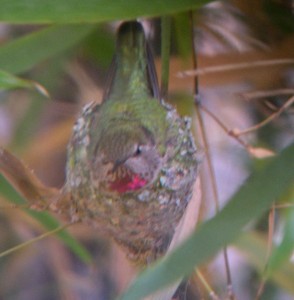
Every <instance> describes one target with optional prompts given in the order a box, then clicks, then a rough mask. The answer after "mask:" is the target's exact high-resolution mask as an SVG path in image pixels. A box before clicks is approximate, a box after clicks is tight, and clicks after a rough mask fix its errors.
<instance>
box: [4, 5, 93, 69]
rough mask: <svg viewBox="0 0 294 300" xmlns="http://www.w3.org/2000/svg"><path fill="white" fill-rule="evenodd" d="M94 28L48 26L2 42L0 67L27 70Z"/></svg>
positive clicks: (62, 49) (83, 36) (73, 42)
mask: <svg viewBox="0 0 294 300" xmlns="http://www.w3.org/2000/svg"><path fill="white" fill-rule="evenodd" d="M0 3H1V0H0ZM0 7H1V4H0ZM0 11H2V9H0ZM94 28H95V27H94V26H93V25H63V26H61V25H59V26H50V27H48V28H45V29H41V30H38V31H36V32H33V33H30V34H27V35H26V36H24V37H21V38H18V39H16V40H14V41H11V42H9V43H7V44H4V45H3V46H2V47H0V66H1V69H3V70H5V71H7V72H10V73H14V74H17V73H22V72H25V71H28V70H29V69H31V68H32V67H33V66H35V65H36V64H38V63H40V62H42V61H44V60H45V59H48V58H50V57H53V56H55V55H57V54H59V53H61V52H63V51H65V50H67V49H69V48H70V47H72V46H74V45H75V44H77V43H78V42H80V41H81V40H82V39H83V38H85V37H86V36H87V35H88V34H90V33H91V31H92V30H93V29H94Z"/></svg>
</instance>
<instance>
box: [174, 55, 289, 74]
mask: <svg viewBox="0 0 294 300" xmlns="http://www.w3.org/2000/svg"><path fill="white" fill-rule="evenodd" d="M283 64H294V59H274V60H263V61H253V62H246V63H239V64H226V65H220V66H213V67H206V68H200V69H197V66H196V67H195V69H194V70H187V71H182V72H179V73H177V77H179V78H185V77H190V76H199V75H206V74H210V73H217V72H227V71H233V70H240V69H249V68H256V67H270V66H273V65H283Z"/></svg>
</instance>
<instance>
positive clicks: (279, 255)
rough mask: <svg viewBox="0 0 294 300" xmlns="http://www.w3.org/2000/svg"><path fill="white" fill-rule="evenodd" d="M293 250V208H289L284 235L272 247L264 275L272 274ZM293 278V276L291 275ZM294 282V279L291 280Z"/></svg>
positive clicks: (289, 256) (285, 261) (284, 262)
mask: <svg viewBox="0 0 294 300" xmlns="http://www.w3.org/2000/svg"><path fill="white" fill-rule="evenodd" d="M293 251H294V210H293V209H289V211H288V212H287V215H286V224H285V228H284V236H283V238H282V241H281V243H280V245H279V246H278V247H277V248H275V249H274V251H273V253H272V255H271V257H270V260H269V263H268V266H267V270H266V273H265V276H266V277H271V276H273V275H274V273H275V272H276V270H278V269H279V268H281V267H282V266H283V265H285V264H287V263H288V262H289V260H290V258H291V255H292V253H293ZM293 280H294V277H293ZM293 282H294V281H293Z"/></svg>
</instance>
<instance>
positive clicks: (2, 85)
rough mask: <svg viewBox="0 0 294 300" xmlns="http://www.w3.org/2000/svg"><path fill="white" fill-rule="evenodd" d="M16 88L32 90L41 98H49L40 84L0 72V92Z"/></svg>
mask: <svg viewBox="0 0 294 300" xmlns="http://www.w3.org/2000/svg"><path fill="white" fill-rule="evenodd" d="M18 88H26V89H34V90H36V91H37V92H39V93H40V94H42V95H43V96H46V97H49V93H48V91H47V90H46V89H45V87H43V86H42V85H41V84H39V83H37V82H35V81H32V80H26V79H22V78H20V77H17V76H14V75H13V74H10V73H8V72H5V71H3V70H0V90H12V89H18Z"/></svg>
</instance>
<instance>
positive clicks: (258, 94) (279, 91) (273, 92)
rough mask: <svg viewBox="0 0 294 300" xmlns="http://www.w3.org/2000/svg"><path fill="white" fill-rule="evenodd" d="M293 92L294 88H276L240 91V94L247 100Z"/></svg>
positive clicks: (291, 93)
mask: <svg viewBox="0 0 294 300" xmlns="http://www.w3.org/2000/svg"><path fill="white" fill-rule="evenodd" d="M293 94H294V89H275V90H265V91H254V92H245V93H239V96H241V97H242V98H244V99H245V100H247V101H251V100H253V99H259V98H265V97H275V96H280V95H293Z"/></svg>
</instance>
